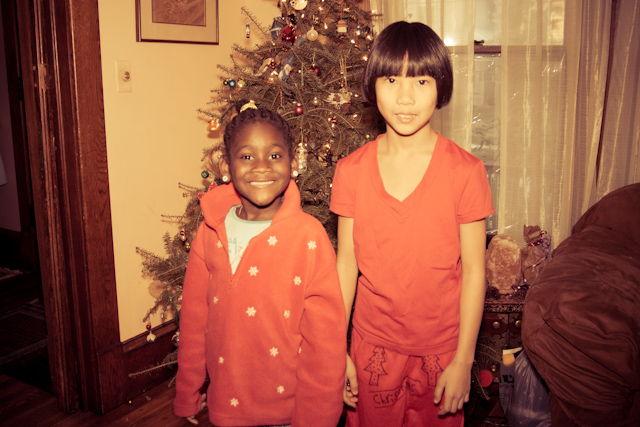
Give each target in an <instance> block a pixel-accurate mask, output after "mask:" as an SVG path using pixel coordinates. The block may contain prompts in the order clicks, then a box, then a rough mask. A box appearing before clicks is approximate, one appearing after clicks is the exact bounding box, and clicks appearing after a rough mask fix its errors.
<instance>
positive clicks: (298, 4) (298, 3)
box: [289, 0, 308, 10]
mask: <svg viewBox="0 0 640 427" xmlns="http://www.w3.org/2000/svg"><path fill="white" fill-rule="evenodd" d="M307 3H308V2H307V0H291V1H290V2H289V4H290V5H291V7H293V8H294V9H295V10H302V9H304V8H305V7H307Z"/></svg>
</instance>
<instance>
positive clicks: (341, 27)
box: [337, 19, 347, 34]
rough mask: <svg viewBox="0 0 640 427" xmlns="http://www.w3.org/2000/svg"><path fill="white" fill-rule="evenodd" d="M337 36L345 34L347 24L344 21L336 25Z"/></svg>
mask: <svg viewBox="0 0 640 427" xmlns="http://www.w3.org/2000/svg"><path fill="white" fill-rule="evenodd" d="M337 28H338V34H346V33H347V22H346V21H345V20H344V19H341V20H339V21H338V24H337Z"/></svg>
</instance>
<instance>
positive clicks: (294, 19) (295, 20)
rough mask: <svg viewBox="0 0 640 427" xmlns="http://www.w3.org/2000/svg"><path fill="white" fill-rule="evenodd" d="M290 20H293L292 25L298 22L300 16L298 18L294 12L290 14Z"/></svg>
mask: <svg viewBox="0 0 640 427" xmlns="http://www.w3.org/2000/svg"><path fill="white" fill-rule="evenodd" d="M289 22H291V25H296V24H297V23H298V18H296V15H295V14H294V13H292V14H291V15H289Z"/></svg>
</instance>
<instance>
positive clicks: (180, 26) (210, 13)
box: [136, 0, 218, 44]
mask: <svg viewBox="0 0 640 427" xmlns="http://www.w3.org/2000/svg"><path fill="white" fill-rule="evenodd" d="M136 21H137V31H136V35H137V40H138V41H139V42H163V43H198V44H218V0H136Z"/></svg>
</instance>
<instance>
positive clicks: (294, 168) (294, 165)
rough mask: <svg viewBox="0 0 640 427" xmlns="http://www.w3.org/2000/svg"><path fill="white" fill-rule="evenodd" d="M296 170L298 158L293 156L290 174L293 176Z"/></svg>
mask: <svg viewBox="0 0 640 427" xmlns="http://www.w3.org/2000/svg"><path fill="white" fill-rule="evenodd" d="M297 170H298V159H297V158H296V157H295V156H293V158H292V159H291V176H292V177H293V172H294V171H297Z"/></svg>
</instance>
